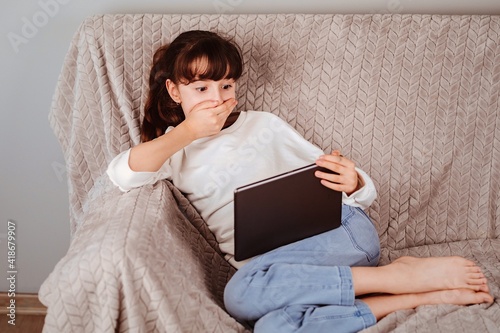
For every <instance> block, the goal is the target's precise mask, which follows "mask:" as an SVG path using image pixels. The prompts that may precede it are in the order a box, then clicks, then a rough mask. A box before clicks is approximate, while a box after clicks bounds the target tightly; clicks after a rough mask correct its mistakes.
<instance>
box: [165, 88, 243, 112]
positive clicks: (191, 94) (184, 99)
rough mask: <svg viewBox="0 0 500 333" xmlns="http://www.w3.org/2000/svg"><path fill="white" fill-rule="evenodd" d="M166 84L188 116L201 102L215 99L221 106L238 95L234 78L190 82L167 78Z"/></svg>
mask: <svg viewBox="0 0 500 333" xmlns="http://www.w3.org/2000/svg"><path fill="white" fill-rule="evenodd" d="M166 85H167V90H168V92H169V93H170V96H171V97H172V99H173V100H174V102H176V103H180V104H181V106H182V110H183V111H184V115H185V116H186V117H187V115H188V114H189V113H190V112H191V111H192V110H193V108H194V107H195V106H196V105H198V104H200V103H201V102H206V101H214V102H217V106H219V105H221V104H222V103H224V102H225V101H227V100H228V99H230V98H235V97H236V82H235V81H234V80H233V79H222V80H218V81H214V80H199V81H194V82H191V83H188V84H183V83H179V84H175V83H174V82H172V81H170V80H167V82H166Z"/></svg>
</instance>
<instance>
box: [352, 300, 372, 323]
mask: <svg viewBox="0 0 500 333" xmlns="http://www.w3.org/2000/svg"><path fill="white" fill-rule="evenodd" d="M354 306H356V308H357V309H358V314H359V317H360V318H362V319H363V321H364V323H365V328H368V327H370V326H373V325H375V324H376V323H377V318H375V316H374V315H373V312H372V310H371V309H370V307H369V306H368V305H367V304H366V303H365V302H363V301H361V300H359V299H356V301H354Z"/></svg>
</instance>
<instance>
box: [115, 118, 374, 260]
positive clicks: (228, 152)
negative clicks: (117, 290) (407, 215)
mask: <svg viewBox="0 0 500 333" xmlns="http://www.w3.org/2000/svg"><path fill="white" fill-rule="evenodd" d="M171 129H172V128H168V129H167V132H168V131H170V130H171ZM322 154H324V152H323V151H322V150H321V149H320V148H318V147H316V146H314V145H313V144H311V143H310V142H309V141H307V140H306V139H304V138H303V137H302V136H301V135H300V134H299V133H298V132H297V131H296V130H295V129H294V128H293V127H291V126H290V125H288V124H287V123H286V122H284V121H283V120H281V119H280V118H279V117H277V116H275V115H273V114H271V113H268V112H262V111H247V112H241V113H240V115H239V117H238V119H237V120H236V122H235V123H234V124H232V125H231V126H230V127H228V128H225V129H223V130H222V131H221V132H220V133H218V134H217V135H214V136H210V137H206V138H201V139H198V140H196V141H194V142H192V143H191V144H190V145H188V146H187V147H185V148H184V149H182V150H180V151H178V152H177V153H175V154H174V155H173V156H172V157H171V158H170V159H168V160H167V161H166V162H165V164H164V165H163V166H162V167H161V168H160V170H158V171H157V172H134V171H132V170H131V169H130V167H129V164H128V159H129V155H130V149H129V150H127V151H124V152H122V153H121V154H119V155H118V156H116V157H115V158H114V159H113V160H112V161H111V163H110V164H109V166H108V169H107V174H108V175H109V177H110V179H111V180H112V182H113V183H114V184H115V185H117V186H118V187H119V188H120V189H121V190H122V191H128V190H130V189H132V188H135V187H139V186H142V185H146V184H153V183H155V182H157V181H158V180H161V179H168V180H170V181H172V183H173V184H174V185H175V186H176V187H177V188H178V189H179V190H180V191H182V192H183V193H184V194H185V195H186V197H187V198H188V199H189V200H190V202H191V203H192V204H193V206H194V207H195V208H196V209H197V210H198V212H199V213H200V215H201V216H202V217H203V219H204V220H205V222H206V223H207V224H208V226H209V228H210V230H211V231H212V232H213V233H214V235H215V237H216V239H217V241H218V242H219V246H220V249H221V251H222V252H223V253H225V254H226V259H227V260H229V262H230V263H231V264H232V265H233V266H235V267H236V268H238V267H241V266H242V265H243V263H244V262H236V261H235V260H234V259H233V255H234V230H233V227H234V223H233V219H234V216H233V214H234V212H233V193H234V189H236V188H237V187H240V186H242V185H246V184H249V183H253V182H255V181H258V180H261V179H264V178H268V177H271V176H274V175H277V174H280V173H283V172H287V171H290V170H293V169H296V168H299V167H303V166H305V165H308V164H311V163H314V162H315V161H316V159H317V158H318V157H319V156H320V155H322ZM357 171H358V173H359V174H360V176H361V177H362V178H363V179H364V182H365V186H364V187H363V188H361V189H360V190H358V191H357V192H355V193H353V194H352V195H351V196H349V197H348V196H347V195H346V194H345V193H344V197H343V203H344V204H348V205H351V206H357V207H361V208H363V209H364V208H367V207H368V206H369V205H370V204H371V203H372V202H373V200H375V198H376V196H377V194H376V190H375V186H374V184H373V182H372V180H371V179H370V177H369V176H368V175H367V174H366V173H365V172H363V171H362V170H360V169H357ZM318 181H319V180H318Z"/></svg>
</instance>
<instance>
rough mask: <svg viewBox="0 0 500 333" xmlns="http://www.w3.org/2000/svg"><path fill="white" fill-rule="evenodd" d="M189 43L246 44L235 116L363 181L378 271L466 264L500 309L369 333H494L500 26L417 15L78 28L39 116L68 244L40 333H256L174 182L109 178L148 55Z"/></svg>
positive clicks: (469, 309) (388, 324)
mask: <svg viewBox="0 0 500 333" xmlns="http://www.w3.org/2000/svg"><path fill="white" fill-rule="evenodd" d="M190 29H204V30H213V31H217V32H219V33H221V34H222V35H224V36H228V37H230V38H233V39H234V40H235V41H236V42H237V43H238V44H239V45H240V46H241V48H242V53H243V57H244V61H245V74H244V75H243V77H242V78H241V79H240V82H239V85H238V100H239V105H238V109H240V110H259V111H262V112H272V113H274V114H276V115H278V116H279V117H281V118H282V119H284V120H286V121H287V122H288V123H290V124H291V125H292V126H294V127H295V128H296V129H297V130H298V131H299V132H300V133H301V134H303V135H304V136H305V138H306V139H308V140H310V141H311V142H313V143H314V144H316V145H318V146H320V147H321V148H323V149H324V150H325V151H331V150H332V149H340V150H341V151H342V153H343V154H344V155H346V156H348V157H350V158H351V159H352V160H354V161H356V163H357V165H358V166H359V167H361V168H362V169H364V170H365V171H367V172H368V174H370V175H371V177H372V178H373V180H374V182H375V185H376V187H377V190H378V198H377V200H376V202H375V203H374V204H373V205H372V206H371V207H370V208H369V210H368V211H367V213H368V214H369V215H370V216H371V218H372V219H373V220H374V222H375V223H376V225H377V228H378V231H379V235H380V239H381V246H382V255H381V263H380V264H381V265H384V264H387V263H389V262H391V261H392V260H394V259H396V258H398V257H400V256H403V255H412V256H418V257H425V256H447V255H460V256H464V257H466V258H469V259H472V260H474V261H476V262H477V263H478V265H479V266H480V267H481V268H482V269H483V270H484V273H485V275H486V276H487V278H488V279H489V287H490V289H491V293H492V295H493V296H494V297H495V298H496V299H495V302H494V303H493V304H481V305H473V306H455V305H439V306H421V307H418V308H416V309H413V310H407V311H398V312H395V313H392V314H390V315H388V316H387V317H385V318H383V319H382V320H380V321H379V323H377V325H375V326H373V327H371V328H368V329H367V330H365V331H366V332H370V333H372V332H433V333H434V332H454V333H459V332H500V328H499V327H500V301H499V300H498V297H500V240H499V235H500V205H499V203H500V102H499V100H500V37H499V33H500V17H498V16H490V15H484V16H475V15H464V16H447V15H416V14H414V15H398V14H366V15H347V14H343V15H339V14H322V15H310V14H259V15H243V14H242V15H224V14H196V15H195V14H192V15H191V14H164V15H158V14H145V15H138V14H134V15H115V14H113V15H111V14H109V15H99V16H92V17H89V18H88V19H86V20H85V21H84V22H83V23H82V24H81V26H80V28H79V29H78V31H77V32H76V33H75V35H74V38H73V39H72V41H71V45H70V46H69V50H68V53H67V55H66V58H65V60H64V63H63V66H62V70H61V74H60V77H59V80H58V83H57V86H56V89H55V93H54V98H53V103H52V107H51V110H50V115H49V120H50V124H51V127H52V129H53V131H54V133H55V136H56V137H57V139H58V140H59V142H60V145H61V148H62V151H63V153H64V157H65V161H66V166H67V175H68V190H69V204H70V207H69V212H70V216H69V223H71V245H70V248H69V250H68V252H67V254H66V255H65V256H64V257H63V258H62V259H61V260H60V261H59V263H58V264H57V265H56V266H55V268H54V270H53V272H52V273H51V274H50V276H49V277H48V278H47V279H46V281H45V282H44V283H43V285H42V286H41V289H40V292H39V297H40V299H41V301H42V302H43V303H44V304H45V305H46V306H47V307H48V311H47V316H46V319H45V326H44V332H73V333H74V332H247V331H250V330H251V329H250V328H248V327H246V326H245V325H242V324H241V323H238V322H237V321H235V320H234V319H233V318H232V317H231V316H229V315H228V313H227V312H226V311H225V310H224V305H223V302H222V295H223V290H224V286H225V283H226V282H227V280H228V279H229V278H230V277H231V275H232V274H233V273H234V271H235V270H234V268H233V267H232V266H230V265H229V264H228V263H227V262H226V261H225V260H224V259H223V256H222V254H221V253H220V251H219V249H218V246H217V242H216V241H215V238H214V236H213V235H212V234H211V233H210V231H209V230H208V228H207V226H206V225H205V224H204V221H203V220H202V218H201V217H200V216H199V215H198V213H197V211H196V210H195V209H194V208H193V207H192V206H191V204H190V203H189V201H188V200H187V199H186V198H185V197H184V196H183V194H182V193H181V192H180V191H179V190H177V189H176V188H175V187H174V186H173V185H172V184H171V183H169V182H168V181H160V182H158V183H156V184H154V185H150V186H144V187H142V188H139V189H135V190H131V191H129V192H127V193H122V192H120V191H119V190H118V189H117V188H116V187H114V186H113V185H112V184H111V183H110V181H109V180H108V178H107V176H106V174H105V170H106V167H107V165H108V163H109V162H110V161H111V159H112V158H113V157H114V156H116V155H117V154H118V153H119V152H121V151H123V150H126V149H128V148H129V147H131V146H133V145H136V144H138V143H139V132H140V123H141V117H142V112H143V110H142V108H143V105H144V102H145V96H146V92H147V84H146V82H147V77H148V73H149V66H150V64H151V61H152V56H153V53H154V51H155V49H156V48H157V47H159V46H160V45H162V44H164V43H168V42H169V41H171V40H172V39H173V38H174V37H175V36H177V35H178V34H179V33H180V32H182V31H185V30H190ZM408 283H412V281H408Z"/></svg>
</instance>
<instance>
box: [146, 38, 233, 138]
mask: <svg viewBox="0 0 500 333" xmlns="http://www.w3.org/2000/svg"><path fill="white" fill-rule="evenodd" d="M200 62H201V63H203V64H206V65H204V66H203V68H199V67H198V66H197V64H199V63H200ZM242 72H243V63H242V57H241V52H240V50H239V48H238V46H237V45H236V44H235V43H233V42H231V41H230V40H227V39H224V38H222V37H221V36H219V35H217V34H216V33H214V32H210V31H201V30H192V31H187V32H183V33H181V34H180V35H179V36H178V37H177V38H176V39H175V40H174V41H173V42H172V43H170V44H168V45H164V46H162V47H160V48H159V49H158V50H157V51H156V52H155V54H154V57H153V65H152V68H151V73H150V76H149V93H148V97H147V100H146V105H145V108H144V119H143V121H142V127H141V141H142V142H146V141H150V140H153V139H155V138H157V137H159V136H161V135H163V133H165V130H166V129H167V128H168V127H169V126H177V125H178V124H180V123H181V122H182V121H183V120H184V112H183V111H182V108H181V106H180V105H178V104H177V103H175V102H174V101H173V100H172V98H171V97H170V94H169V93H168V91H167V88H166V86H165V82H166V81H167V79H170V80H171V81H172V82H174V83H175V84H179V83H183V84H188V83H190V82H193V81H196V80H214V81H218V80H222V79H234V80H237V79H239V78H240V76H241V74H242Z"/></svg>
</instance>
